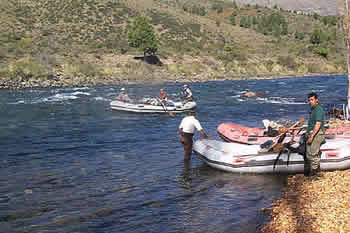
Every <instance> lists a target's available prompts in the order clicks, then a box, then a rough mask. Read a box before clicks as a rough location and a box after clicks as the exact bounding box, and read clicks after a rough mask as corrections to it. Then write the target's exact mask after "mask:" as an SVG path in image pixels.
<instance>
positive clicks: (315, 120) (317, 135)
mask: <svg viewBox="0 0 350 233" xmlns="http://www.w3.org/2000/svg"><path fill="white" fill-rule="evenodd" d="M308 101H309V104H310V107H311V114H310V119H309V121H308V127H307V144H306V159H305V175H306V176H310V177H312V178H314V177H317V176H319V173H320V170H321V169H320V159H321V151H320V148H321V143H322V142H324V140H325V139H324V111H323V109H322V107H321V106H320V104H319V100H318V96H317V94H316V93H314V92H312V93H310V94H309V95H308Z"/></svg>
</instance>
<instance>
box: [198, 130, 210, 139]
mask: <svg viewBox="0 0 350 233" xmlns="http://www.w3.org/2000/svg"><path fill="white" fill-rule="evenodd" d="M199 133H200V135H201V136H202V137H203V138H205V139H210V137H209V136H208V135H207V134H206V133H205V132H204V130H203V129H201V130H199Z"/></svg>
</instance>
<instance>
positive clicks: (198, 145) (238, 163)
mask: <svg viewBox="0 0 350 233" xmlns="http://www.w3.org/2000/svg"><path fill="white" fill-rule="evenodd" d="M193 151H194V152H195V154H196V155H197V156H198V157H199V158H200V159H201V160H203V161H204V162H205V163H207V164H208V165H209V166H211V167H213V168H217V169H220V170H224V171H228V172H237V173H302V172H304V158H303V155H300V154H298V153H295V152H294V153H293V152H291V153H288V150H283V151H282V152H281V153H280V154H279V153H274V152H273V151H269V152H259V151H261V147H260V145H244V144H239V143H227V142H221V141H216V140H206V139H202V140H197V141H196V142H195V143H194V145H193ZM321 152H322V155H321V170H324V171H329V170H344V169H348V168H350V140H346V139H345V140H339V139H336V140H327V142H326V143H325V144H323V145H322V146H321Z"/></svg>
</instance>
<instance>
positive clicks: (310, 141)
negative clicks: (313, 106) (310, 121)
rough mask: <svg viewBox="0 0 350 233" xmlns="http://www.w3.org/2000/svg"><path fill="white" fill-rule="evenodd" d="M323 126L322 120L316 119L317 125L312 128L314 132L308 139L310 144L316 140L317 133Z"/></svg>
mask: <svg viewBox="0 0 350 233" xmlns="http://www.w3.org/2000/svg"><path fill="white" fill-rule="evenodd" d="M320 128H321V121H316V123H315V126H314V129H313V130H312V134H311V136H310V137H309V138H308V139H307V143H308V144H311V143H312V141H313V140H314V138H315V136H316V134H317V133H318V131H319V130H320Z"/></svg>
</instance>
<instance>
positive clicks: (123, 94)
mask: <svg viewBox="0 0 350 233" xmlns="http://www.w3.org/2000/svg"><path fill="white" fill-rule="evenodd" d="M116 99H117V100H119V101H122V102H126V103H130V102H131V99H130V98H129V96H128V95H127V94H126V91H125V88H124V87H123V88H121V89H120V93H119V95H118V96H117V98H116Z"/></svg>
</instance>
